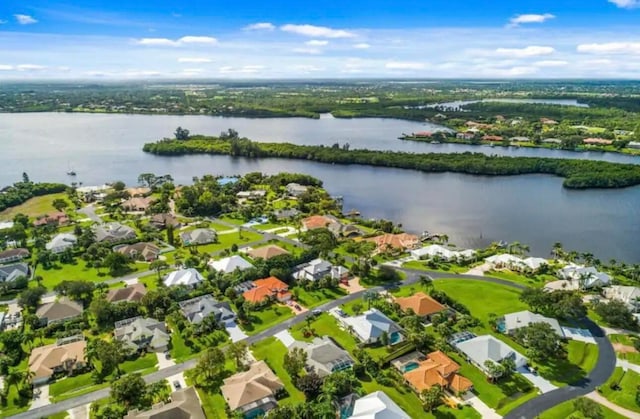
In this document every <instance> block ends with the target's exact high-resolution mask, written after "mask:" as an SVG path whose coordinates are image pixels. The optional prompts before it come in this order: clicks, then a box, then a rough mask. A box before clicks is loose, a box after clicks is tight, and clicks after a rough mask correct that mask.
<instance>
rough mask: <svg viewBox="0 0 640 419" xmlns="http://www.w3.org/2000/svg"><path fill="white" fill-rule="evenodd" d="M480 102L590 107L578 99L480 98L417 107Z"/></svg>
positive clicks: (439, 106) (454, 106)
mask: <svg viewBox="0 0 640 419" xmlns="http://www.w3.org/2000/svg"><path fill="white" fill-rule="evenodd" d="M480 102H502V103H531V104H538V105H561V106H577V107H579V108H588V107H589V105H587V104H586V103H579V102H578V100H577V99H506V98H505V99H500V98H495V99H480V100H455V101H452V102H441V103H433V104H429V105H423V106H417V107H415V108H417V109H424V108H444V109H447V108H448V109H453V110H456V111H459V110H461V108H462V107H464V106H466V105H470V104H472V103H480Z"/></svg>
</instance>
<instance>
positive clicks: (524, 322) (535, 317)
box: [498, 310, 564, 337]
mask: <svg viewBox="0 0 640 419" xmlns="http://www.w3.org/2000/svg"><path fill="white" fill-rule="evenodd" d="M533 323H546V324H548V325H549V326H551V328H552V329H553V331H554V332H556V334H557V335H558V336H560V337H564V332H563V331H562V327H560V323H558V320H556V319H554V318H551V317H545V316H542V315H540V314H536V313H532V312H530V311H528V310H524V311H518V312H516V313H509V314H505V316H504V318H503V319H502V321H500V322H499V323H498V330H499V331H501V332H504V333H507V334H509V335H512V334H514V333H515V332H516V330H518V329H520V328H523V327H527V326H529V325H530V324H533Z"/></svg>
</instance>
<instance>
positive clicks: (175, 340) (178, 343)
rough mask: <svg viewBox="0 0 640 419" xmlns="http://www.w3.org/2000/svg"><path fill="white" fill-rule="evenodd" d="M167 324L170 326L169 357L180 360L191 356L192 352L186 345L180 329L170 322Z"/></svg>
mask: <svg viewBox="0 0 640 419" xmlns="http://www.w3.org/2000/svg"><path fill="white" fill-rule="evenodd" d="M169 326H170V328H171V349H170V353H171V357H172V358H174V360H175V361H176V362H182V361H184V360H187V359H189V358H192V357H193V355H194V354H193V352H192V351H191V349H190V348H189V347H188V346H187V343H186V342H185V340H184V338H183V337H182V334H181V333H180V331H179V330H178V329H177V328H176V327H174V326H173V325H171V324H170V325H169Z"/></svg>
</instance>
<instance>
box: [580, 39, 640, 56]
mask: <svg viewBox="0 0 640 419" xmlns="http://www.w3.org/2000/svg"><path fill="white" fill-rule="evenodd" d="M577 51H578V52H583V53H586V54H640V42H605V43H601V44H580V45H578V47H577Z"/></svg>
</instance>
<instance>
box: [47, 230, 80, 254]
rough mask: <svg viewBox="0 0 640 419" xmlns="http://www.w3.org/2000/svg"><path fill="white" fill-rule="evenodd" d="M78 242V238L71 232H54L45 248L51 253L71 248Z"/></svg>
mask: <svg viewBox="0 0 640 419" xmlns="http://www.w3.org/2000/svg"><path fill="white" fill-rule="evenodd" d="M77 242H78V238H77V237H76V236H75V235H73V234H71V233H60V234H56V235H55V236H54V237H53V238H52V239H51V240H50V241H49V242H48V243H47V244H46V245H45V248H46V249H47V250H49V251H50V252H51V253H62V252H64V251H65V250H67V249H69V248H73V246H75V245H76V243H77Z"/></svg>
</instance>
